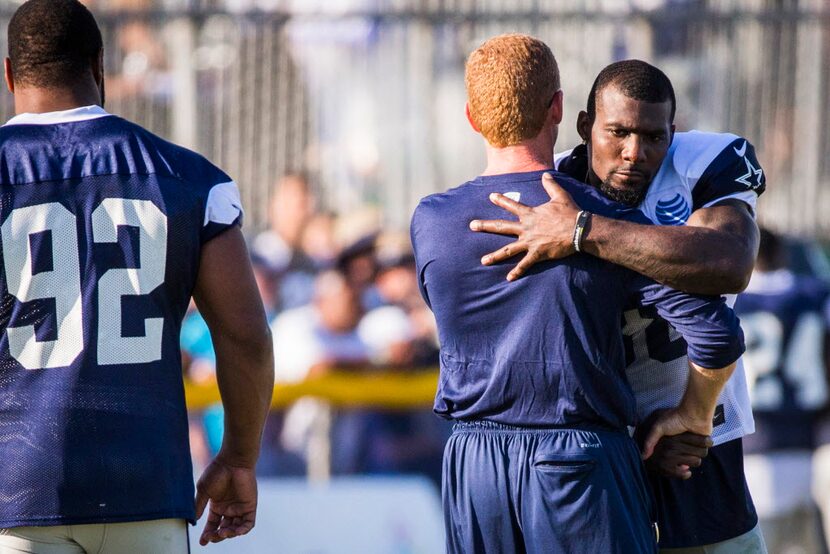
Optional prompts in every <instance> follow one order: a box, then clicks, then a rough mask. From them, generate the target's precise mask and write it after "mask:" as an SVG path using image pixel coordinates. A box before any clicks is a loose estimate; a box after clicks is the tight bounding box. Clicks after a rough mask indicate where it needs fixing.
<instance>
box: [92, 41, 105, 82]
mask: <svg viewBox="0 0 830 554" xmlns="http://www.w3.org/2000/svg"><path fill="white" fill-rule="evenodd" d="M92 77H93V78H94V79H95V84H96V85H98V86H99V87H100V86H101V83H102V82H103V80H104V49H103V48H101V50H99V51H98V55H97V56H95V57H94V58H93V59H92Z"/></svg>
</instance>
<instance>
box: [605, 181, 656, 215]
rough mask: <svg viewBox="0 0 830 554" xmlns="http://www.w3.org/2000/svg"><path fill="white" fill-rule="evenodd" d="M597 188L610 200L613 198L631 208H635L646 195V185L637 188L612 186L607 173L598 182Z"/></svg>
mask: <svg viewBox="0 0 830 554" xmlns="http://www.w3.org/2000/svg"><path fill="white" fill-rule="evenodd" d="M599 190H600V192H602V194H604V195H605V196H607V197H608V198H610V199H611V200H614V201H615V202H619V203H620V204H625V205H626V206H629V207H631V208H636V207H637V206H639V205H640V203H641V202H642V201H643V199H644V198H645V197H646V193H647V192H648V187H643V188H641V189H638V190H631V189H625V190H620V189H617V188H614V187H613V185H611V176H610V175H609V176H608V178H607V179H606V180H605V181H603V182H602V183H600V185H599Z"/></svg>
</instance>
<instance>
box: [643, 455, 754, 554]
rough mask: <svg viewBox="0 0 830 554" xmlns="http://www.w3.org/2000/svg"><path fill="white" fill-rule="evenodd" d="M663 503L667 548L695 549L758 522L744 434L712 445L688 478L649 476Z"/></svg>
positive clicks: (662, 540) (663, 541)
mask: <svg viewBox="0 0 830 554" xmlns="http://www.w3.org/2000/svg"><path fill="white" fill-rule="evenodd" d="M648 478H649V482H650V483H651V488H652V491H653V492H654V497H655V500H656V503H657V514H658V515H657V523H658V525H659V526H660V547H661V548H689V547H693V546H703V545H706V544H713V543H716V542H722V541H725V540H728V539H732V538H735V537H738V536H740V535H743V534H744V533H748V532H749V531H751V530H752V529H753V528H754V527H755V526H756V525H757V524H758V515H757V514H756V513H755V505H754V504H753V503H752V497H751V496H750V494H749V488H748V487H747V484H746V477H745V476H744V453H743V444H742V441H741V439H735V440H732V441H729V442H725V443H723V444H721V445H718V446H715V447H713V448H710V449H709V455H708V456H707V457H706V458H704V460H703V463H702V464H701V466H700V467H699V468H694V469H692V477H691V478H690V479H687V480H686V481H682V480H680V479H672V478H668V477H661V476H660V475H656V474H653V473H649V475H648Z"/></svg>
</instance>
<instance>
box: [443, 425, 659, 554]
mask: <svg viewBox="0 0 830 554" xmlns="http://www.w3.org/2000/svg"><path fill="white" fill-rule="evenodd" d="M442 489H443V490H442V495H443V501H444V522H445V526H446V531H447V552H449V553H450V554H455V553H458V554H461V553H463V554H471V553H478V552H487V553H491V552H492V553H505V554H507V553H510V554H512V553H540V554H541V553H545V554H559V553H562V554H564V553H568V554H573V553H586V552H589V553H595V554H599V553H602V554H613V553H619V554H623V553H625V554H637V553H655V552H657V544H656V541H655V533H654V527H653V523H652V522H653V521H654V518H653V517H652V515H653V513H654V512H653V509H652V506H653V502H652V499H651V496H650V494H649V491H648V486H647V485H646V481H645V470H644V469H643V465H642V462H641V460H640V454H639V451H638V450H637V447H636V445H635V443H634V441H633V440H632V439H631V438H630V437H629V436H628V434H627V433H624V432H616V431H607V430H603V431H599V430H596V431H589V430H581V429H533V428H523V427H512V426H506V425H500V424H496V423H492V422H486V421H474V422H459V423H456V425H455V428H454V430H453V434H452V436H451V437H450V439H449V441H448V442H447V446H446V449H445V451H444V474H443V484H442Z"/></svg>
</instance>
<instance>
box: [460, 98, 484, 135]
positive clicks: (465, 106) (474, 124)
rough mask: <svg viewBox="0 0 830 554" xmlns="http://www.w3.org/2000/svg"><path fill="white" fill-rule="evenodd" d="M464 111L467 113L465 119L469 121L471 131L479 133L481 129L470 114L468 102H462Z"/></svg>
mask: <svg viewBox="0 0 830 554" xmlns="http://www.w3.org/2000/svg"><path fill="white" fill-rule="evenodd" d="M464 113H466V114H467V121H469V122H470V127H472V128H473V131H475V132H476V133H478V134H481V129H479V128H478V125H476V122H475V121H474V120H473V116H472V115H471V114H470V103H469V102H467V103H466V104H464Z"/></svg>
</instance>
